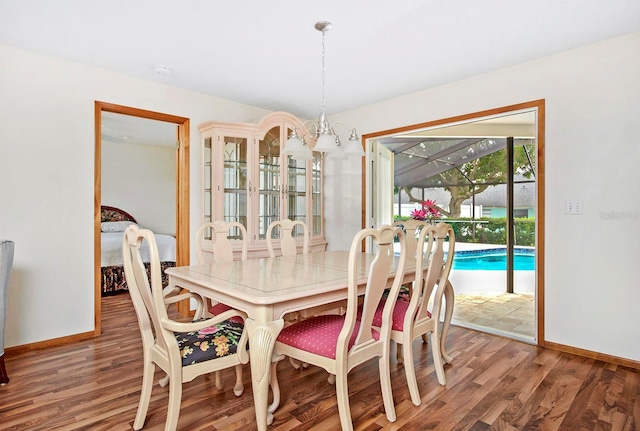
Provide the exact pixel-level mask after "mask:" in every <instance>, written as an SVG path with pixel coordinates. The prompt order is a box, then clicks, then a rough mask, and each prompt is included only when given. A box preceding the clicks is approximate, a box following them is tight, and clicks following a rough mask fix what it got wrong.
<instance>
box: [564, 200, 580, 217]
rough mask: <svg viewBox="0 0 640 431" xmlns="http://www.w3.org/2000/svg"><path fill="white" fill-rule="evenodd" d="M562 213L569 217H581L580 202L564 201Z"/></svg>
mask: <svg viewBox="0 0 640 431" xmlns="http://www.w3.org/2000/svg"><path fill="white" fill-rule="evenodd" d="M564 213H565V214H571V215H581V214H582V201H565V202H564Z"/></svg>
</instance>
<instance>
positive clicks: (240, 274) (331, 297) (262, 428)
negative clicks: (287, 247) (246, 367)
mask: <svg viewBox="0 0 640 431" xmlns="http://www.w3.org/2000/svg"><path fill="white" fill-rule="evenodd" d="M374 258H375V255H374V254H371V253H367V252H361V253H359V254H358V255H357V268H359V269H358V273H357V274H358V275H357V278H358V285H359V289H361V290H362V293H364V289H365V285H366V281H367V271H368V267H369V264H370V263H371V261H372V260H373V259H374ZM412 261H413V259H407V262H406V265H405V271H404V275H403V284H405V283H411V282H412V281H413V279H414V275H415V262H412ZM348 262H349V252H348V251H342V250H332V251H322V252H315V253H307V254H298V255H295V256H278V257H269V258H260V259H251V260H244V261H234V262H228V263H212V264H206V265H193V266H178V267H173V268H168V269H167V270H166V271H165V272H166V274H167V275H168V276H169V285H170V286H176V287H179V288H182V289H188V290H190V291H192V292H195V293H198V294H200V295H202V296H203V297H206V298H211V299H213V300H215V301H218V302H221V303H224V304H226V305H229V306H231V307H233V308H236V309H238V310H241V311H244V312H245V313H246V314H247V316H248V317H247V319H246V321H245V328H246V330H247V331H248V338H249V346H250V348H249V363H250V367H251V383H252V389H253V398H254V405H255V414H256V423H257V429H258V430H259V431H266V429H267V426H268V425H269V424H270V423H271V421H272V420H273V416H272V413H271V412H270V411H269V410H270V409H269V404H268V400H269V383H270V373H271V362H272V354H273V348H274V344H275V341H276V338H277V337H278V334H279V333H280V331H281V329H282V328H283V327H284V319H283V316H284V315H285V314H287V313H292V312H298V311H301V310H308V309H312V308H314V307H320V306H324V305H326V304H332V303H336V302H340V301H344V300H345V299H346V298H347V284H348V282H347V275H348ZM397 263H398V257H396V258H395V261H394V264H393V266H392V268H391V271H390V272H389V285H391V282H392V281H393V279H394V277H395V272H396V267H397Z"/></svg>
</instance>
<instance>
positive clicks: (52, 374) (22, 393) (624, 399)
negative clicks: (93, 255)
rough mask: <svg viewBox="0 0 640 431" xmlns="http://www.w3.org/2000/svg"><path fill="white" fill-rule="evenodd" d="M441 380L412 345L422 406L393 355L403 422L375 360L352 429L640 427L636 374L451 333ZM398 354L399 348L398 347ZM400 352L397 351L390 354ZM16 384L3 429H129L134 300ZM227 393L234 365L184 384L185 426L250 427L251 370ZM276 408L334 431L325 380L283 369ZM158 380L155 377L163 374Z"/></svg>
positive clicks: (0, 398) (359, 391) (32, 360)
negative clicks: (386, 400) (220, 380)
mask: <svg viewBox="0 0 640 431" xmlns="http://www.w3.org/2000/svg"><path fill="white" fill-rule="evenodd" d="M448 347H449V351H450V353H451V354H452V355H453V357H454V361H453V364H451V365H449V366H447V368H446V374H447V379H448V381H447V385H446V386H444V387H443V386H440V385H439V384H438V381H437V379H436V376H435V371H434V368H433V361H432V358H431V354H430V352H429V348H428V346H427V345H423V344H421V343H418V342H416V343H415V345H414V349H415V353H416V357H417V359H416V362H417V367H416V369H417V372H418V382H419V385H420V388H421V395H422V401H423V403H422V405H421V406H420V407H416V406H414V405H413V404H412V403H411V402H410V400H409V393H408V390H407V385H406V380H405V378H404V369H403V367H402V365H401V364H397V363H396V362H395V360H394V362H393V363H392V367H391V368H392V372H393V376H392V381H393V385H394V387H393V390H394V399H395V405H396V412H397V415H398V420H397V421H396V422H395V423H389V422H388V421H387V420H386V417H385V415H384V410H383V407H382V401H381V394H380V389H379V383H378V377H377V372H378V371H377V364H376V363H375V362H370V363H367V364H363V365H362V366H360V367H359V368H356V369H355V370H354V371H353V372H352V373H351V374H350V380H349V382H350V388H349V389H350V390H349V393H350V400H351V412H352V417H353V421H354V428H355V429H356V430H361V431H374V430H407V431H413V430H415V431H418V430H420V431H422V430H471V431H484V430H571V431H573V430H625V431H630V430H640V428H639V427H640V372H638V371H635V370H632V369H629V368H625V367H621V366H617V365H613V364H608V363H605V362H600V361H596V360H592V359H586V358H582V357H579V356H573V355H569V354H565V353H559V352H556V351H551V350H545V349H540V348H537V347H535V346H532V345H528V344H524V343H520V342H517V341H511V340H508V339H504V338H499V337H495V336H491V335H487V334H483V333H479V332H475V331H472V330H468V329H463V328H459V327H454V328H453V329H452V331H451V334H450V338H449V343H448ZM394 350H395V348H394ZM393 356H394V357H395V354H394V355H393ZM6 359H7V370H8V373H9V377H10V378H11V381H10V383H9V384H8V385H5V386H0V430H30V431H31V430H53V429H56V430H92V431H93V430H98V431H100V430H110V431H119V430H130V429H132V423H133V418H134V416H135V412H136V408H137V402H138V397H139V390H140V385H141V379H142V374H141V373H142V363H141V359H140V341H139V332H138V327H137V321H136V319H135V314H134V311H133V307H132V305H131V302H130V299H129V295H127V294H123V295H117V296H113V297H109V298H105V299H104V300H103V335H102V336H101V337H99V338H97V339H95V340H89V341H84V342H79V343H76V344H74V345H70V346H61V347H54V348H47V349H43V350H39V351H33V352H26V353H22V354H19V355H8V357H7V358H6ZM245 370H246V371H245V381H246V385H245V392H244V394H243V395H242V396H240V397H238V398H237V397H235V396H234V395H233V392H232V387H233V378H234V373H233V370H229V371H228V372H225V373H224V378H225V388H224V389H223V390H217V389H216V388H215V385H214V381H213V379H212V378H211V377H210V376H202V377H199V378H197V379H196V380H194V381H193V382H191V383H187V384H185V385H184V393H183V402H182V410H181V415H180V420H179V423H178V429H180V430H242V431H251V430H254V429H255V421H254V410H253V406H252V404H253V398H252V394H251V385H250V379H249V378H250V375H249V373H250V370H249V367H248V366H246V367H245ZM278 376H279V379H280V382H281V384H282V403H281V407H280V409H279V410H278V411H277V412H276V415H275V421H274V424H273V425H272V426H271V427H270V430H273V431H285V430H287V431H289V430H294V431H303V430H304V431H307V430H309V431H311V430H313V431H315V430H317V431H325V430H337V429H339V428H340V427H339V421H338V414H337V406H336V397H335V391H334V388H333V386H330V385H329V384H328V383H327V381H326V376H327V375H326V373H325V372H323V371H321V370H319V369H318V368H314V367H310V368H308V369H303V370H294V369H293V368H292V367H291V365H290V364H289V362H288V361H282V362H280V364H279V367H278ZM156 377H158V378H159V377H161V374H160V372H158V373H157V375H156ZM166 407H167V388H160V387H159V386H157V385H156V386H155V387H154V389H153V395H152V400H151V405H150V408H149V414H148V416H147V422H146V424H145V427H144V429H145V430H162V429H163V427H164V420H165V415H166Z"/></svg>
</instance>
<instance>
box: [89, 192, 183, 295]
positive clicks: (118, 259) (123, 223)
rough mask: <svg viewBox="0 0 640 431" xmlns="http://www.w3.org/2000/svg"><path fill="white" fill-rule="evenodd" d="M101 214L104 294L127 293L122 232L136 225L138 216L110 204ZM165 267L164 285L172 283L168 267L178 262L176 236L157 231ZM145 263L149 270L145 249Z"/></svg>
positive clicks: (163, 266) (163, 269)
mask: <svg viewBox="0 0 640 431" xmlns="http://www.w3.org/2000/svg"><path fill="white" fill-rule="evenodd" d="M100 209H101V217H100V222H101V223H100V272H101V290H102V296H107V295H113V294H116V293H119V292H126V291H128V289H127V282H126V280H125V277H124V266H123V262H122V234H123V232H124V230H125V229H126V228H127V226H129V225H131V224H136V223H137V222H136V219H135V218H133V216H131V214H129V213H127V212H126V211H124V210H122V209H120V208H116V207H110V206H104V205H103V206H102V207H101V208H100ZM155 237H156V242H157V244H158V253H159V255H160V266H161V269H162V284H163V285H164V286H166V285H167V284H168V282H169V280H168V278H169V277H168V276H167V275H165V273H164V271H165V269H167V268H169V267H172V266H175V265H176V239H175V237H173V236H171V235H164V234H157V233H156V234H155ZM141 253H142V256H143V259H144V261H145V266H146V267H147V270H149V263H148V262H149V252H148V251H146V252H145V246H144V245H143V248H142V251H141Z"/></svg>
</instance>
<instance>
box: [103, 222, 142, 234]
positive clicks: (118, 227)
mask: <svg viewBox="0 0 640 431" xmlns="http://www.w3.org/2000/svg"><path fill="white" fill-rule="evenodd" d="M132 224H135V223H134V222H132V221H103V222H102V223H100V230H101V231H102V232H124V231H125V229H126V228H127V227H128V226H131V225H132Z"/></svg>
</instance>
